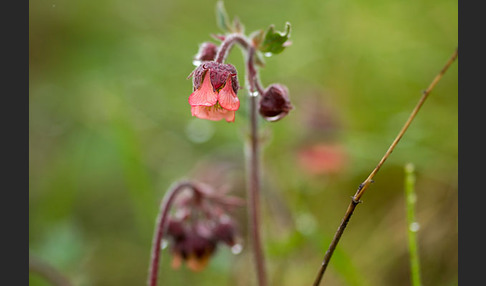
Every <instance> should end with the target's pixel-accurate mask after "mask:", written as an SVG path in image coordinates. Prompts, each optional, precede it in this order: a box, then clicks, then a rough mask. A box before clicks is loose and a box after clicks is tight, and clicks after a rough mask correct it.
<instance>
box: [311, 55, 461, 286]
mask: <svg viewBox="0 0 486 286" xmlns="http://www.w3.org/2000/svg"><path fill="white" fill-rule="evenodd" d="M457 56H458V50H457V49H456V50H455V51H454V53H453V54H452V56H451V57H450V58H449V60H448V61H447V63H446V64H445V66H444V67H443V68H442V70H441V71H440V72H439V74H438V75H437V76H436V77H435V78H434V80H432V82H431V83H430V85H429V87H428V88H427V89H426V90H425V91H424V92H423V94H422V97H421V98H420V100H419V102H418V103H417V105H416V106H415V108H414V109H413V111H412V113H411V114H410V116H409V117H408V119H407V121H406V122H405V124H404V125H403V127H402V129H401V130H400V132H399V133H398V135H397V137H396V138H395V140H394V141H393V143H392V144H391V145H390V147H389V148H388V150H387V151H386V153H385V155H384V156H383V158H381V160H380V162H379V163H378V165H377V166H376V167H375V169H374V170H373V171H372V172H371V174H370V175H369V176H368V178H366V180H365V181H364V182H363V183H361V184H360V185H359V187H358V190H357V191H356V194H355V195H354V196H353V197H352V199H351V203H350V204H349V206H348V208H347V210H346V213H345V214H344V217H343V219H342V221H341V224H340V225H339V227H338V229H337V231H336V234H335V235H334V237H333V239H332V241H331V244H330V245H329V248H328V249H327V251H326V254H325V255H324V260H323V262H322V264H321V267H320V268H319V272H318V273H317V277H316V279H315V280H314V284H313V286H318V285H319V284H320V282H321V280H322V276H323V275H324V272H325V271H326V268H327V266H328V264H329V261H330V259H331V256H332V254H333V252H334V250H335V249H336V246H337V244H338V243H339V239H340V238H341V236H342V234H343V232H344V230H345V228H346V225H347V224H348V222H349V219H350V218H351V215H352V214H353V212H354V210H355V208H356V206H357V205H358V204H359V203H360V198H361V197H362V196H363V194H364V192H365V191H366V190H367V189H368V187H369V186H370V184H371V183H373V178H374V177H375V175H376V174H377V173H378V171H379V170H380V168H381V166H382V165H383V164H384V163H385V161H386V159H388V157H389V156H390V154H391V153H392V152H393V150H394V149H395V147H396V146H397V144H398V142H399V141H400V139H401V138H402V137H403V135H404V134H405V132H406V131H407V129H408V127H409V126H410V123H412V120H413V119H414V118H415V116H416V115H417V113H418V112H419V110H420V108H421V107H422V105H423V104H424V102H425V100H426V99H427V97H428V96H429V94H430V92H431V91H432V90H433V89H434V87H435V86H436V85H437V83H438V82H439V81H440V79H441V78H442V76H443V75H444V73H445V72H446V71H447V69H448V68H449V67H450V65H451V64H452V63H453V62H454V61H455V60H456V58H457Z"/></svg>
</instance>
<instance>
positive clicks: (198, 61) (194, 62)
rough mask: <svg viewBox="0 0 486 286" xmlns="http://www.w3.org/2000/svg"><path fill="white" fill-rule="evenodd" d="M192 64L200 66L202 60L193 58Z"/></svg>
mask: <svg viewBox="0 0 486 286" xmlns="http://www.w3.org/2000/svg"><path fill="white" fill-rule="evenodd" d="M192 64H193V65H195V66H196V67H198V66H200V65H201V61H200V60H193V61H192Z"/></svg>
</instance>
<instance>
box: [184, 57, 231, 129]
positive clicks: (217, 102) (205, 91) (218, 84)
mask: <svg viewBox="0 0 486 286" xmlns="http://www.w3.org/2000/svg"><path fill="white" fill-rule="evenodd" d="M236 75H237V74H236V69H235V67H234V66H232V65H230V64H220V63H217V62H206V63H203V64H201V65H200V66H198V67H197V68H196V69H195V70H194V71H193V72H192V73H191V76H193V85H194V92H193V93H192V94H191V95H190V96H189V104H190V105H191V113H192V116H196V117H198V118H201V119H208V120H214V121H218V120H221V119H225V120H226V121H227V122H233V121H235V111H236V110H238V108H239V107H240V100H239V99H238V96H237V92H238V89H239V85H238V79H237V77H236Z"/></svg>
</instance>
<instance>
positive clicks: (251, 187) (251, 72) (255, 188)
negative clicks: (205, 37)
mask: <svg viewBox="0 0 486 286" xmlns="http://www.w3.org/2000/svg"><path fill="white" fill-rule="evenodd" d="M235 43H238V44H240V46H241V47H242V48H243V50H244V51H245V52H246V76H247V78H246V79H247V81H246V83H247V89H248V92H249V109H250V112H249V114H250V115H249V117H250V118H249V121H250V142H249V143H248V144H247V146H246V159H247V162H246V168H247V170H246V174H247V196H248V229H249V231H250V240H251V243H252V247H253V257H254V263H255V268H256V273H257V279H258V285H259V286H266V285H267V277H266V270H265V257H264V254H263V248H262V242H261V235H260V140H259V138H258V99H259V95H260V94H261V93H263V91H264V89H263V87H262V85H261V84H260V82H259V79H258V72H257V70H256V68H255V63H254V62H255V61H254V57H255V47H254V46H253V45H252V44H251V43H250V41H249V40H248V39H247V38H246V37H244V36H243V35H241V34H239V33H234V34H230V35H228V36H226V37H225V39H224V40H223V42H222V43H221V45H220V46H219V49H218V52H217V54H216V56H215V59H214V61H215V62H218V63H224V61H225V60H226V57H227V56H228V54H229V51H230V50H231V48H232V47H233V45H234V44H235Z"/></svg>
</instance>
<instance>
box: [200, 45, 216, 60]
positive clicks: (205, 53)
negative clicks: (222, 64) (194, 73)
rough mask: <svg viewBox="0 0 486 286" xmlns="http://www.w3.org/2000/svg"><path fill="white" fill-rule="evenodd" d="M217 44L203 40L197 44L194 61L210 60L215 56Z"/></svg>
mask: <svg viewBox="0 0 486 286" xmlns="http://www.w3.org/2000/svg"><path fill="white" fill-rule="evenodd" d="M217 52H218V46H216V45H215V44H213V43H211V42H204V43H202V44H201V45H200V46H199V51H198V52H197V54H196V56H194V60H195V61H200V62H202V61H212V60H214V58H215V57H216V53H217Z"/></svg>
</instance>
